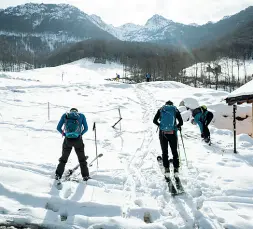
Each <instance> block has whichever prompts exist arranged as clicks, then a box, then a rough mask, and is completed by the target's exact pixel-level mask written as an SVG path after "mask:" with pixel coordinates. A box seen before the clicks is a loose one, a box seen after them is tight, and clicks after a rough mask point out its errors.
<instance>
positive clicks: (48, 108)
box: [47, 102, 50, 120]
mask: <svg viewBox="0 0 253 229" xmlns="http://www.w3.org/2000/svg"><path fill="white" fill-rule="evenodd" d="M47 116H48V120H50V105H49V102H48V103H47Z"/></svg>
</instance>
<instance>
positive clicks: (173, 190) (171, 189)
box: [157, 156, 178, 196]
mask: <svg viewBox="0 0 253 229" xmlns="http://www.w3.org/2000/svg"><path fill="white" fill-rule="evenodd" d="M157 162H158V165H159V168H160V169H161V171H162V173H163V174H164V167H163V163H162V157H161V156H158V157H157ZM164 178H165V181H166V182H167V184H168V188H169V192H170V193H171V195H172V196H175V195H177V194H178V193H177V189H176V188H175V186H174V184H173V182H172V180H171V178H170V177H166V176H164Z"/></svg>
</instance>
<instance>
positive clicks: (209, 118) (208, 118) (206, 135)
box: [203, 112, 213, 139]
mask: <svg viewBox="0 0 253 229" xmlns="http://www.w3.org/2000/svg"><path fill="white" fill-rule="evenodd" d="M212 119H213V113H211V112H208V113H207V115H206V119H205V122H204V124H203V138H204V139H207V138H210V131H209V128H208V125H209V124H210V122H211V121H212Z"/></svg>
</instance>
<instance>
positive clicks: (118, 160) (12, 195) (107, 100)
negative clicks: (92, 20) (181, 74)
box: [0, 60, 253, 229]
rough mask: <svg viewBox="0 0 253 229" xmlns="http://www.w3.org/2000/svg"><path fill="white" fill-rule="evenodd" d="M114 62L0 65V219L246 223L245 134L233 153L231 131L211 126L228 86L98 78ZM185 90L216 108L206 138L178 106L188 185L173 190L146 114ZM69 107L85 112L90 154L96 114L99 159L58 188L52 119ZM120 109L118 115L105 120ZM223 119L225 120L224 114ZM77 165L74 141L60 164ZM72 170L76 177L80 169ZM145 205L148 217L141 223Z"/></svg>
mask: <svg viewBox="0 0 253 229" xmlns="http://www.w3.org/2000/svg"><path fill="white" fill-rule="evenodd" d="M122 70H123V68H122V66H120V65H117V64H107V65H103V64H93V63H92V62H89V61H86V60H80V61H77V62H74V63H71V64H67V65H63V66H59V67H55V68H45V69H37V70H32V71H24V72H20V73H3V74H2V73H0V95H1V97H0V124H1V128H0V167H1V169H0V225H1V223H7V222H15V223H21V224H22V223H27V224H31V223H33V224H39V225H44V226H46V227H49V228H89V229H100V228H103V229H120V228H129V229H134V228H136V229H140V228H149V229H151V228H152V229H154V228H155V229H166V228H170V229H178V228H180V229H186V228H187V229H188V228H201V229H212V228H217V229H219V228H222V229H224V228H227V229H235V228H236V229H240V228H241V229H252V228H253V226H252V225H253V185H252V184H253V177H252V173H253V167H252V166H253V159H252V158H253V157H252V152H253V140H252V138H250V137H249V136H248V135H246V134H240V135H238V137H237V141H238V143H237V144H238V152H239V154H237V155H235V154H233V136H232V132H231V131H230V130H226V129H218V128H216V127H215V126H214V125H215V124H216V123H217V120H220V116H221V115H219V114H222V112H223V111H222V109H224V108H225V107H226V106H227V105H226V104H225V103H224V102H221V100H222V99H224V98H225V97H226V96H227V93H226V92H220V91H214V90H210V89H204V88H202V89H196V88H192V87H189V86H186V85H184V84H180V83H176V82H151V83H141V84H136V85H128V84H121V83H119V82H110V81H106V80H104V79H105V78H112V77H115V74H116V72H117V73H119V74H122ZM186 98H190V99H196V100H197V102H198V103H199V104H203V103H204V104H206V105H207V106H208V107H209V108H210V109H212V110H213V111H214V112H215V120H214V123H213V124H212V125H211V127H210V131H211V136H212V141H213V146H207V145H205V144H204V143H202V142H201V140H200V134H199V130H198V128H197V126H194V125H192V124H191V123H190V122H189V121H186V120H187V119H188V118H189V113H188V111H187V110H185V109H184V108H183V107H180V110H181V111H182V116H183V117H184V120H185V121H186V122H185V123H184V126H183V129H182V134H183V140H184V146H185V151H186V155H187V159H188V160H186V158H185V154H184V150H183V146H182V141H181V139H179V148H180V155H181V169H180V174H181V180H182V183H183V186H184V188H185V191H186V194H184V195H180V196H177V197H174V198H173V197H171V196H170V194H169V192H168V187H167V186H166V183H165V182H164V179H163V176H162V174H161V172H160V170H159V167H158V165H157V162H156V157H157V156H158V155H160V154H161V150H160V145H159V139H158V134H157V133H156V126H155V125H154V124H153V123H152V120H153V117H154V115H155V113H156V111H157V109H158V108H159V107H160V106H161V105H163V104H164V102H165V101H167V100H172V101H173V102H174V103H175V105H179V103H180V102H181V101H182V100H185V99H186ZM48 103H49V108H50V109H49V112H48ZM71 107H77V108H78V109H79V111H80V112H83V113H84V114H85V115H86V118H87V122H88V125H89V131H88V132H87V133H86V134H85V135H84V137H83V139H84V143H85V152H86V155H88V156H89V161H91V160H92V158H93V157H94V156H95V154H96V148H95V141H94V131H93V130H92V126H93V123H94V122H96V129H97V150H98V153H103V157H102V158H100V159H99V163H98V168H97V164H96V163H95V164H94V165H93V166H92V167H90V174H91V176H92V178H93V179H91V180H89V181H88V182H87V184H86V183H77V182H70V181H69V182H64V184H63V189H62V190H60V191H59V190H57V189H56V188H55V186H54V180H53V175H54V172H55V168H56V166H57V163H58V158H59V157H60V155H61V145H62V141H63V138H62V137H61V135H60V134H59V133H58V132H57V131H56V125H57V123H58V121H59V119H60V117H61V115H62V114H63V113H64V112H66V111H68V110H69V108H71ZM244 107H245V108H241V106H240V107H238V112H248V111H249V109H250V108H249V106H246V105H245V106H244ZM118 108H120V111H121V115H122V118H123V119H122V121H121V122H120V123H119V124H117V125H116V128H115V129H113V128H112V125H113V124H114V123H115V122H117V120H118V117H119V114H118ZM229 109H230V107H229V108H227V110H229ZM228 113H229V112H228ZM229 115H232V114H229ZM225 120H226V123H228V125H230V128H232V121H231V120H229V122H228V119H225V118H224V120H223V121H222V122H225ZM220 125H221V128H222V127H223V126H222V123H220ZM187 162H188V163H187ZM76 164H77V158H76V155H75V153H74V150H73V151H72V154H71V156H70V158H69V162H68V164H67V166H66V169H69V168H72V167H74V166H75V165H76ZM76 175H77V177H80V175H79V171H77V173H76ZM78 175H79V176H78ZM146 212H148V213H150V215H151V219H152V223H151V224H146V223H145V222H143V216H144V214H145V213H146ZM61 216H63V217H67V219H66V221H61Z"/></svg>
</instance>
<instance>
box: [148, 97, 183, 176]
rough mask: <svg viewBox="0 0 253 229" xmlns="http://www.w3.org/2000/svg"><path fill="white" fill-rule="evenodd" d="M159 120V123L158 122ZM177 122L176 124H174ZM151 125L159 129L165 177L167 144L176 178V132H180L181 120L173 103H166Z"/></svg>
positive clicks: (177, 168) (168, 170)
mask: <svg viewBox="0 0 253 229" xmlns="http://www.w3.org/2000/svg"><path fill="white" fill-rule="evenodd" d="M158 119H159V120H160V123H159V122H158ZM176 119H177V120H178V124H177V122H176ZM153 123H154V124H156V125H157V126H158V127H159V139H160V145H161V149H162V159H163V166H164V169H165V174H164V175H165V177H169V176H170V163H169V154H168V143H169V144H170V148H171V152H172V155H173V167H174V175H175V177H176V176H178V172H179V171H178V170H179V158H178V151H177V143H178V137H177V130H181V126H182V125H183V119H182V116H181V114H180V112H179V111H178V109H177V108H176V107H175V106H174V105H173V102H171V101H167V102H166V103H165V105H164V106H162V107H161V108H160V109H159V110H158V111H157V113H156V115H155V117H154V120H153Z"/></svg>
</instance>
